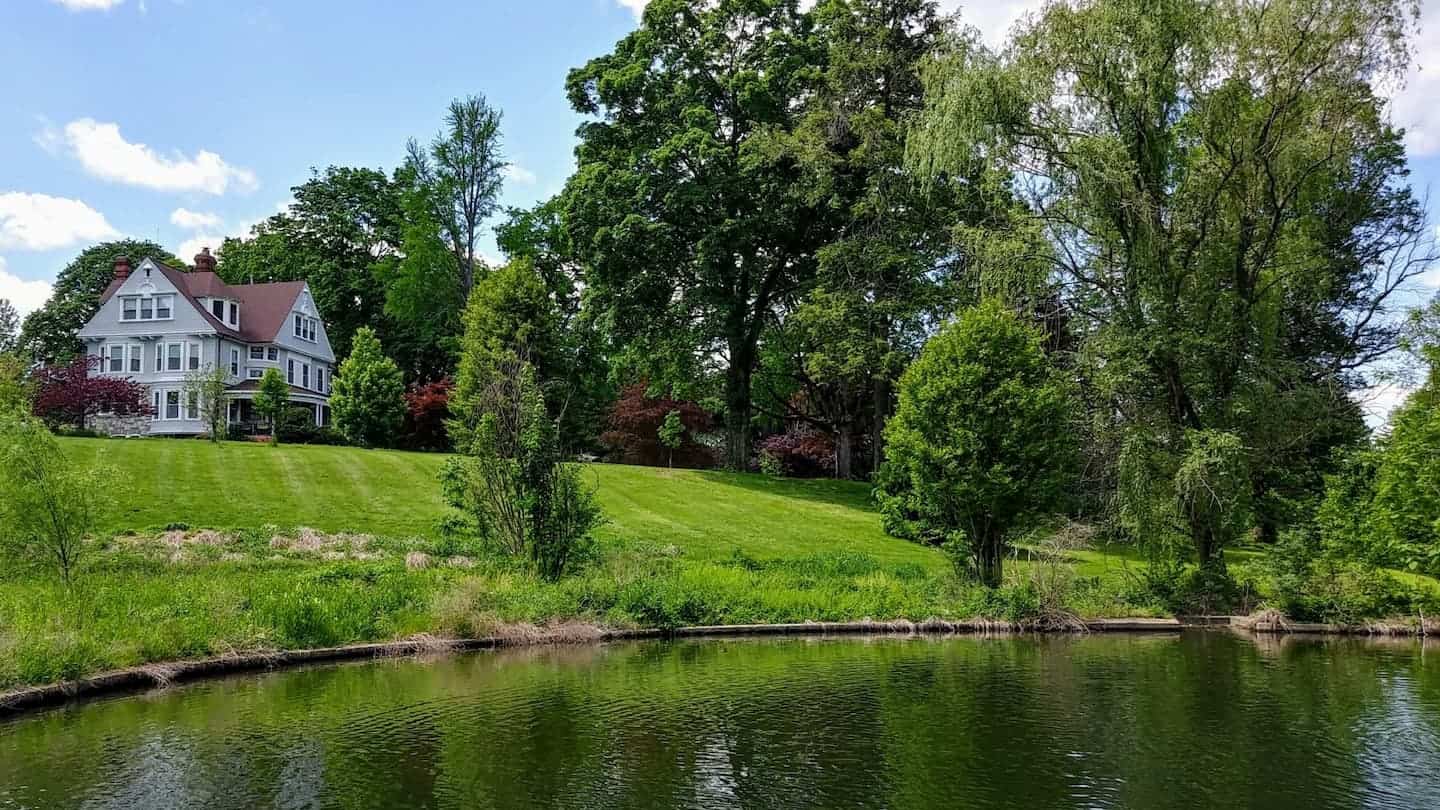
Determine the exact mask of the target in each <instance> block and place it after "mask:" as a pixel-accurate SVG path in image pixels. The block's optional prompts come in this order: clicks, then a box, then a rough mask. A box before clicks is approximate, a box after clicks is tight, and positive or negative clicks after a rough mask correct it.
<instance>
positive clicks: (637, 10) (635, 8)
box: [615, 0, 650, 20]
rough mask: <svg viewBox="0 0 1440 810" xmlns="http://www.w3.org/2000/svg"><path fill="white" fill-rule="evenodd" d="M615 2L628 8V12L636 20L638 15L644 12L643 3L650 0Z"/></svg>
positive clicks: (621, 0)
mask: <svg viewBox="0 0 1440 810" xmlns="http://www.w3.org/2000/svg"><path fill="white" fill-rule="evenodd" d="M615 2H617V3H619V4H620V5H622V6H624V7H625V8H628V9H630V13H631V14H634V15H635V19H637V20H638V19H640V15H641V14H644V13H645V4H646V3H649V2H650V0H615Z"/></svg>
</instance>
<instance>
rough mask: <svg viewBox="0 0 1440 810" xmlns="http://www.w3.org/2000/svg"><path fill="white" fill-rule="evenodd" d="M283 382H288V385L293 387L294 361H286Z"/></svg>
mask: <svg viewBox="0 0 1440 810" xmlns="http://www.w3.org/2000/svg"><path fill="white" fill-rule="evenodd" d="M285 382H288V383H290V384H291V385H294V384H295V361H294V360H290V361H288V364H287V366H286V373H285Z"/></svg>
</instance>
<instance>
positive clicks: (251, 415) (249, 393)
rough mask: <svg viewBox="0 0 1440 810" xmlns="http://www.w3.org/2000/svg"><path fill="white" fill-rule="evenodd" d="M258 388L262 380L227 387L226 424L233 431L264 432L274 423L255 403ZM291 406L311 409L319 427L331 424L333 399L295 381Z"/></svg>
mask: <svg viewBox="0 0 1440 810" xmlns="http://www.w3.org/2000/svg"><path fill="white" fill-rule="evenodd" d="M258 389H259V383H258V382H257V381H255V380H247V381H245V382H242V383H239V384H236V385H232V386H230V387H229V388H228V389H226V398H227V399H228V400H229V403H228V406H227V408H226V414H225V416H226V424H227V426H228V427H229V428H230V429H231V430H232V431H238V432H240V433H244V434H245V435H247V436H264V435H268V434H269V433H270V430H271V425H270V423H269V422H268V421H267V420H266V419H265V418H264V417H263V416H261V415H260V412H259V410H258V409H256V407H255V394H256V392H257V391H258ZM289 407H291V408H293V409H297V410H298V409H301V408H304V409H306V410H308V411H309V412H310V423H311V424H313V425H315V426H316V427H328V426H329V425H330V404H329V400H328V398H327V397H325V396H324V395H322V394H317V393H315V392H314V391H307V390H305V389H303V388H296V387H295V386H293V385H292V386H290V405H289Z"/></svg>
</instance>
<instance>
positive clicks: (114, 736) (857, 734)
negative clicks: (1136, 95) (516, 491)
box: [0, 632, 1440, 810]
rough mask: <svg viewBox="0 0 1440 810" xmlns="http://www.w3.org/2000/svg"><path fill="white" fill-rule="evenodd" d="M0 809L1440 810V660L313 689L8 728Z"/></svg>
mask: <svg viewBox="0 0 1440 810" xmlns="http://www.w3.org/2000/svg"><path fill="white" fill-rule="evenodd" d="M0 807H35V808H40V807H86V808H110V807H113V808H136V807H141V808H149V807H157V808H166V807H176V808H179V807H187V808H188V807H203V808H230V807H235V808H240V807H245V808H249V807H286V808H309V807H455V808H461V807H464V808H469V807H576V808H605V807H636V808H640V807H644V808H663V807H744V808H763V807H786V808H791V807H816V808H839V807H944V808H962V807H963V808H977V807H1026V808H1029V807H1036V808H1040V807H1135V808H1164V807H1206V808H1209V807H1217V808H1222V807H1223V808H1230V807H1263V808H1285V807H1302V808H1307V810H1318V809H1319V808H1351V807H1380V808H1390V807H1394V808H1424V807H1440V647H1435V646H1431V647H1429V648H1428V649H1427V648H1426V647H1425V646H1422V644H1421V643H1420V642H1418V641H1415V640H1409V639H1407V640H1403V641H1399V640H1397V641H1389V642H1367V641H1344V640H1328V641H1317V640H1309V641H1306V640H1299V639H1293V638H1291V639H1283V640H1282V639H1270V640H1259V641H1254V640H1250V639H1246V638H1240V637H1237V636H1233V635H1230V634H1228V633H1223V632H1186V633H1180V634H1174V635H1163V636H1123V635H1122V636H1115V635H1090V636H1075V637H1001V638H963V637H962V638H947V639H925V638H893V637H891V638H860V639H856V638H849V639H834V638H831V639H726V640H704V641H687V642H645V643H624V644H608V645H602V646H592V647H561V648H534V649H522V650H510V651H504V652H486V653H477V654H470V655H455V656H447V657H441V658H437V659H432V660H413V659H395V660H387V661H380V662H367V663H357V664H347V665H339V666H328V667H317V668H311V669H302V670H291V671H283V672H273V673H265V674H259V675H248V676H239V677H233V678H226V679H222V680H215V681H207V682H200V683H195V684H190V685H185V686H180V687H176V688H172V689H167V690H160V691H156V692H154V693H150V694H145V695H139V696H135V695H132V696H127V697H117V698H114V699H109V700H105V701H100V702H91V703H85V704H79V705H75V706H71V707H67V708H62V709H57V710H53V711H48V712H44V713H40V714H33V715H28V716H25V717H21V718H17V719H14V720H11V721H8V722H3V723H0Z"/></svg>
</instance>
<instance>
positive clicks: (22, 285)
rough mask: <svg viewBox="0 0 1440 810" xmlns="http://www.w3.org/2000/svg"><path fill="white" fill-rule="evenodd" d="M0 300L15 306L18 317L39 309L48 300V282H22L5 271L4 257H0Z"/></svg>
mask: <svg viewBox="0 0 1440 810" xmlns="http://www.w3.org/2000/svg"><path fill="white" fill-rule="evenodd" d="M0 298H4V299H7V300H9V302H10V303H11V304H14V305H15V310H16V311H17V312H19V313H20V317H22V318H23V317H25V316H26V315H29V314H30V313H31V312H34V311H35V310H37V309H39V308H40V307H41V306H42V305H44V303H45V302H46V301H47V300H49V298H50V282H48V281H22V280H21V279H20V277H19V276H15V275H13V274H11V273H9V272H8V271H6V269H5V257H4V256H0Z"/></svg>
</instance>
